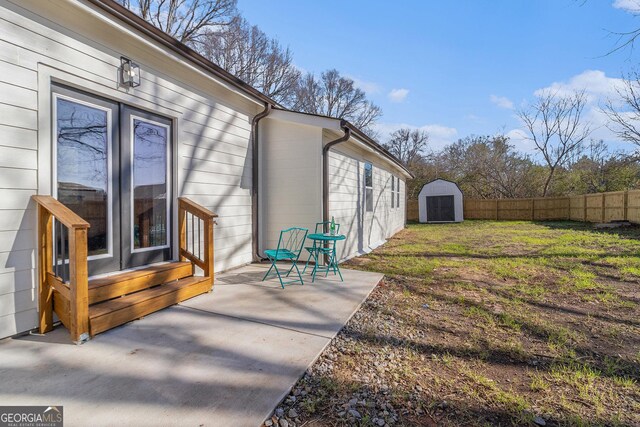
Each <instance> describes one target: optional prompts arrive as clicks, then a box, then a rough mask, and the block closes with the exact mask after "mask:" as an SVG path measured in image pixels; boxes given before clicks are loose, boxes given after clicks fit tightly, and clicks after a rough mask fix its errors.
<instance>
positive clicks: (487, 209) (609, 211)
mask: <svg viewBox="0 0 640 427" xmlns="http://www.w3.org/2000/svg"><path fill="white" fill-rule="evenodd" d="M464 218H465V219H492V220H498V221H513V220H533V221H551V220H573V221H583V222H612V221H625V220H626V221H630V222H635V223H640V190H629V191H612V192H609V193H595V194H584V195H581V196H570V197H545V198H542V197H540V198H531V199H464ZM407 219H408V220H410V221H417V220H418V201H417V200H411V201H409V203H408V204H407Z"/></svg>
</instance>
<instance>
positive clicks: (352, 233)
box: [325, 133, 405, 260]
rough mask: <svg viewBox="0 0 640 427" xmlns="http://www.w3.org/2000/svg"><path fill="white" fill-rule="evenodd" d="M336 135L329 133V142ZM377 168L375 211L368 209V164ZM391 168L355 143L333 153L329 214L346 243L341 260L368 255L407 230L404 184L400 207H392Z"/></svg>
mask: <svg viewBox="0 0 640 427" xmlns="http://www.w3.org/2000/svg"><path fill="white" fill-rule="evenodd" d="M331 139H333V136H330V135H327V134H326V133H325V141H328V140H331ZM365 163H371V164H372V165H373V170H372V172H373V183H372V184H373V187H372V188H373V189H372V194H373V197H372V209H373V210H372V212H366V209H365V203H364V201H365V195H364V192H365V185H364V182H363V180H364V165H365ZM389 169H391V167H390V166H389V165H388V164H387V163H386V162H383V161H381V159H380V157H379V156H378V155H376V154H375V153H371V152H366V151H364V150H361V149H359V148H358V147H357V146H355V145H354V144H351V143H343V144H339V145H337V146H336V147H334V148H333V149H332V150H331V151H330V152H329V215H330V217H331V216H334V217H335V220H336V222H337V223H339V224H340V233H341V234H345V235H346V237H347V238H346V240H345V241H343V242H340V243H339V244H338V246H337V250H338V257H339V258H340V259H341V260H344V259H347V258H351V257H354V256H357V255H359V254H363V253H367V252H369V251H371V249H373V248H375V247H377V246H379V245H380V244H382V243H384V241H386V239H388V238H390V237H391V236H393V235H394V234H395V233H397V232H398V231H400V230H401V229H402V228H403V227H404V221H405V209H404V203H405V201H404V181H403V180H399V183H398V187H399V189H400V194H401V196H400V207H401V208H397V209H392V208H391V198H390V197H389V196H388V195H389V193H390V192H391V179H392V177H393V173H392V172H390V171H389Z"/></svg>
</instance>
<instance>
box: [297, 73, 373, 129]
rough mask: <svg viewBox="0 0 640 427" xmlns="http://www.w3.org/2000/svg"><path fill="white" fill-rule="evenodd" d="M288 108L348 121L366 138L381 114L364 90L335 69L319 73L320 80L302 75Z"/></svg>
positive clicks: (309, 75)
mask: <svg viewBox="0 0 640 427" xmlns="http://www.w3.org/2000/svg"><path fill="white" fill-rule="evenodd" d="M291 107H292V108H293V109H295V110H298V111H302V112H306V113H313V114H323V115H326V116H331V117H337V118H340V119H346V120H349V121H350V122H351V123H353V124H354V125H355V126H357V127H359V128H360V129H362V130H363V131H365V132H367V133H369V134H370V135H371V134H372V133H373V128H372V126H373V124H374V123H375V122H376V120H377V119H378V118H380V116H381V115H382V110H380V107H378V106H377V105H375V104H373V103H372V102H371V101H369V100H368V99H367V96H366V94H365V93H364V91H362V90H361V89H359V88H356V87H355V84H354V82H353V80H351V79H349V78H347V77H343V76H341V75H340V73H339V72H338V70H335V69H334V70H328V71H325V72H323V73H321V74H320V78H317V77H316V76H315V75H313V74H307V75H305V76H304V77H303V78H302V79H301V80H300V83H299V84H298V87H297V89H296V96H295V100H294V102H293V103H292V105H291Z"/></svg>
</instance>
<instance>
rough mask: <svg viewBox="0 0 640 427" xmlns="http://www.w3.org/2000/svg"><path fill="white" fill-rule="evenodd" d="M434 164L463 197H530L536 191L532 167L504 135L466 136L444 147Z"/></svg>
mask: <svg viewBox="0 0 640 427" xmlns="http://www.w3.org/2000/svg"><path fill="white" fill-rule="evenodd" d="M437 161H438V162H439V163H441V164H444V165H447V168H448V170H446V171H444V174H445V175H446V176H447V177H449V178H451V179H453V180H454V181H456V182H457V183H458V184H459V185H460V186H461V187H462V188H463V190H464V192H465V195H468V196H471V197H480V198H496V199H502V198H517V197H532V196H534V195H535V193H537V191H539V187H540V186H541V185H539V179H538V178H537V177H536V176H535V175H536V169H537V168H539V167H538V166H537V165H535V164H534V163H533V162H532V161H531V159H530V158H529V157H528V156H525V155H523V154H521V153H519V152H517V151H516V150H515V149H514V147H513V145H511V144H510V143H509V138H508V137H506V136H504V135H496V136H470V137H467V138H464V139H461V140H458V141H457V142H455V143H453V144H451V145H449V146H447V147H445V149H444V150H443V151H442V153H441V154H440V155H439V156H438V159H437Z"/></svg>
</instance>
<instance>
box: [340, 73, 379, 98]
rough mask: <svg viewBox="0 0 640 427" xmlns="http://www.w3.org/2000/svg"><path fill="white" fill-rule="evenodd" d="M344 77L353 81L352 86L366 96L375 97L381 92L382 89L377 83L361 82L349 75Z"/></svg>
mask: <svg viewBox="0 0 640 427" xmlns="http://www.w3.org/2000/svg"><path fill="white" fill-rule="evenodd" d="M345 77H347V78H349V79H351V80H353V84H354V86H355V87H357V88H358V89H361V90H363V91H364V92H365V93H366V94H367V95H376V94H378V93H380V92H382V87H381V86H380V85H379V84H378V83H375V82H370V81H366V80H362V79H359V78H357V77H353V76H351V75H345Z"/></svg>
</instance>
